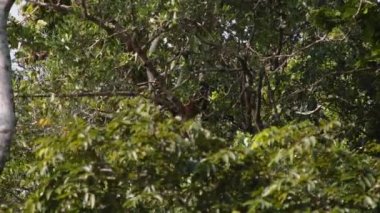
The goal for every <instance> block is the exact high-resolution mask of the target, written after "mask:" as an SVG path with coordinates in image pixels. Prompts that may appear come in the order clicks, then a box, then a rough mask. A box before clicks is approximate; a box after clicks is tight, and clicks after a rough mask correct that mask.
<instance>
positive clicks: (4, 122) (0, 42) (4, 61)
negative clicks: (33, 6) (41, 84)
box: [0, 0, 16, 174]
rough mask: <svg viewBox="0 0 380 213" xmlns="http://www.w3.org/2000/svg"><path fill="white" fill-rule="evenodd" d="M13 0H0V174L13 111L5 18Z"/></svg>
mask: <svg viewBox="0 0 380 213" xmlns="http://www.w3.org/2000/svg"><path fill="white" fill-rule="evenodd" d="M13 1H14V0H0V174H1V172H2V171H3V169H4V166H5V162H6V161H7V159H8V154H9V149H10V145H11V140H12V135H13V132H14V130H15V123H16V122H15V113H14V103H13V91H12V80H11V59H10V54H9V47H8V37H7V31H6V27H7V20H8V14H9V10H10V8H11V7H12V5H13Z"/></svg>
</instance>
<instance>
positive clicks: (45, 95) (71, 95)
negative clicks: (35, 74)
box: [15, 91, 138, 98]
mask: <svg viewBox="0 0 380 213" xmlns="http://www.w3.org/2000/svg"><path fill="white" fill-rule="evenodd" d="M115 96H121V97H136V96H138V94H137V93H134V92H129V91H115V92H112V91H111V92H77V93H60V94H57V93H43V94H17V93H16V94H15V98H50V97H57V98H82V97H115Z"/></svg>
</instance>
